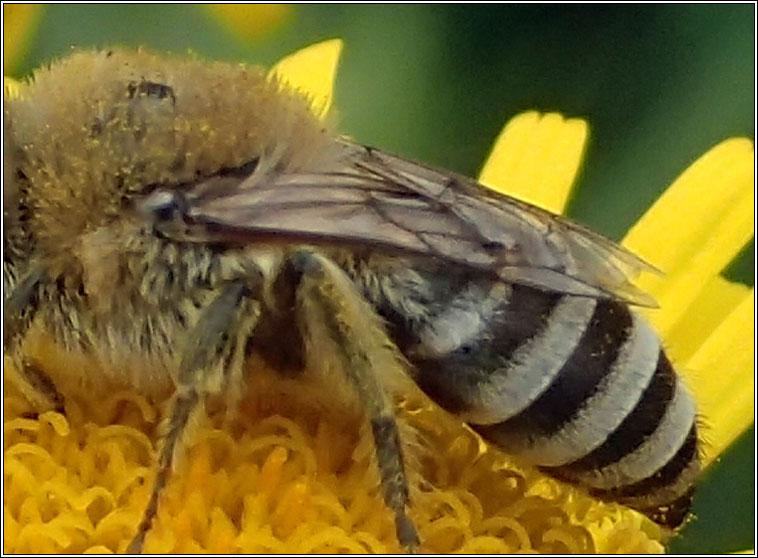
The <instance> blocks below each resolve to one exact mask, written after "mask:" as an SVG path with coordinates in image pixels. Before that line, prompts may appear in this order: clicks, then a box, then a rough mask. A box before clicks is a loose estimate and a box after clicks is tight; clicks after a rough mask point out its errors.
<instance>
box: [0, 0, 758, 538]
mask: <svg viewBox="0 0 758 558" xmlns="http://www.w3.org/2000/svg"><path fill="white" fill-rule="evenodd" d="M10 9H13V7H12V6H8V5H7V4H6V5H4V13H5V16H6V17H5V32H6V41H5V47H6V57H5V74H6V75H11V76H16V77H18V76H23V75H25V74H27V73H28V72H29V71H30V70H32V69H33V68H34V67H36V66H37V65H39V64H42V63H44V62H46V61H48V60H50V59H51V58H53V57H58V56H61V55H64V54H66V53H67V52H68V51H69V50H70V49H71V47H72V46H80V47H82V46H101V47H105V46H110V45H135V46H136V45H144V46H148V47H152V48H155V49H161V50H171V51H174V52H184V51H186V50H187V49H191V50H193V51H195V52H197V53H199V54H202V55H204V56H207V57H210V58H218V59H227V60H238V61H245V62H255V63H262V64H265V65H270V64H271V63H273V62H275V61H276V60H278V59H279V58H280V57H282V56H284V55H286V54H288V53H290V52H292V51H294V50H296V49H298V48H300V47H303V46H306V45H308V44H311V43H313V42H316V41H319V40H322V39H328V38H334V37H340V38H342V39H344V41H345V50H344V52H343V58H342V63H341V66H340V70H339V76H338V82H337V90H336V99H335V103H336V107H337V109H338V116H339V122H340V129H341V130H342V131H343V132H345V133H347V134H349V135H351V136H352V137H354V138H355V139H357V140H359V141H361V142H363V143H367V144H371V145H376V146H379V147H382V148H384V149H386V150H389V151H394V152H397V153H400V154H402V155H405V156H408V157H411V158H416V159H420V160H423V161H427V162H429V163H433V164H436V165H440V166H443V167H446V168H450V169H453V170H457V171H459V172H462V173H464V174H468V175H474V176H475V175H476V174H477V172H478V171H479V168H480V166H481V164H482V162H483V161H484V159H485V157H486V156H487V154H488V150H489V147H490V146H491V144H492V141H493V140H494V139H495V137H496V136H497V134H498V133H499V132H500V130H501V128H502V126H503V125H504V123H505V122H506V121H507V120H508V119H509V118H510V117H511V116H513V115H514V114H516V113H518V112H520V111H523V110H527V109H538V110H541V111H560V112H562V113H563V114H565V115H567V116H580V117H583V118H585V119H587V120H588V121H589V123H590V130H591V132H590V143H589V146H588V149H587V153H586V159H585V164H584V167H583V169H582V172H581V174H580V177H579V181H578V186H577V188H576V190H575V192H574V196H573V199H572V202H571V205H570V208H569V214H570V215H571V216H573V217H575V218H576V219H578V220H580V221H582V222H584V223H585V224H588V225H590V226H592V227H594V228H596V229H598V230H600V231H602V232H604V233H605V234H607V235H608V236H610V237H612V238H615V239H620V238H621V237H622V236H623V234H624V232H625V231H626V230H627V228H628V227H629V226H630V225H631V224H632V223H634V222H635V220H636V219H637V218H638V217H639V216H640V215H642V214H643V213H644V211H645V209H646V208H647V207H648V206H649V205H650V204H651V203H652V202H653V201H654V200H655V199H656V197H657V196H658V195H659V194H660V193H661V192H662V191H663V190H664V189H665V188H666V186H667V185H669V184H670V183H671V182H672V181H673V180H674V179H675V178H676V177H677V176H678V175H679V173H681V172H682V171H683V170H684V169H685V168H687V166H688V165H689V164H690V163H692V162H693V161H694V160H695V159H696V158H698V157H699V156H700V155H702V154H703V153H705V152H706V151H707V150H708V149H709V148H711V147H713V146H714V145H715V144H717V143H718V142H720V141H722V140H723V139H726V138H728V137H733V136H747V137H750V138H751V139H754V137H755V129H754V122H755V105H754V99H755V93H754V71H755V58H754V45H755V32H754V27H753V24H754V13H755V6H753V5H752V4H743V5H723V4H722V5H640V6H633V5H612V6H611V5H608V6H591V5H521V6H519V5H497V6H483V5H477V6H451V5H442V6H431V5H392V6H381V5H365V6H356V5H328V6H316V5H300V6H291V7H281V6H279V7H277V6H274V7H268V8H261V9H260V11H258V12H255V11H254V10H253V9H252V8H251V10H253V11H251V12H249V13H248V15H246V16H245V17H242V16H241V15H240V13H241V12H240V13H237V14H235V15H233V16H232V20H233V21H234V22H236V24H237V25H230V24H229V23H228V21H225V20H224V19H223V18H222V17H220V16H219V15H218V12H219V10H218V9H212V8H208V7H206V6H202V5H186V6H183V5H86V4H82V5H49V6H45V7H43V8H41V9H39V10H38V11H36V12H34V13H33V14H31V15H30V17H28V18H25V17H17V15H16V13H12V12H10V11H9V10H10ZM754 272H755V261H754V243H751V244H750V245H749V246H746V247H745V249H744V250H743V252H742V254H741V255H740V256H739V257H738V258H736V259H735V261H734V262H733V263H732V265H731V266H730V267H729V269H728V270H727V272H726V274H727V276H728V277H729V278H730V279H732V280H738V281H742V282H744V283H746V284H750V285H753V283H754ZM754 439H755V431H754V428H751V429H750V430H749V431H748V432H747V433H745V435H744V436H742V437H741V438H740V439H739V441H738V442H737V443H736V444H735V445H734V446H733V447H732V448H730V450H729V451H728V452H727V454H726V455H725V456H724V457H723V458H722V460H721V461H720V463H718V464H717V465H716V466H714V467H713V468H712V470H711V471H709V473H708V474H707V477H706V480H705V482H704V484H703V486H702V488H701V489H700V490H699V491H698V493H697V496H696V500H695V513H696V515H697V519H696V520H695V521H693V522H692V523H690V524H689V525H688V526H687V527H686V529H685V530H684V532H683V533H682V535H681V536H680V537H679V538H678V539H676V540H675V541H673V542H672V544H671V546H670V550H671V551H673V552H678V553H713V552H729V551H736V550H742V549H746V548H754V546H755V543H754V538H753V537H754V529H755V476H754V472H755V443H754Z"/></svg>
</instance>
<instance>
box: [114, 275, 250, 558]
mask: <svg viewBox="0 0 758 558" xmlns="http://www.w3.org/2000/svg"><path fill="white" fill-rule="evenodd" d="M259 316H260V305H259V303H258V301H257V300H255V298H254V297H253V296H252V292H251V290H250V289H248V287H247V286H246V285H245V284H244V283H242V282H234V283H230V284H229V285H228V286H226V287H225V289H224V290H223V292H222V293H221V294H220V295H219V296H218V297H217V298H216V299H215V300H214V301H213V302H211V304H209V305H208V307H207V308H206V309H205V310H204V311H203V314H202V315H201V317H200V319H199V320H198V323H197V324H196V325H195V327H194V329H193V330H192V331H191V332H190V334H189V336H188V338H187V343H186V346H185V350H184V353H183V355H182V359H181V364H180V366H179V376H178V380H177V384H178V385H177V392H176V394H175V396H174V398H173V401H172V403H171V406H170V411H169V416H168V419H167V421H166V425H165V431H164V433H163V445H162V447H161V450H160V454H159V457H158V472H157V474H156V478H155V483H154V484H153V489H152V492H151V493H150V499H149V501H148V504H147V507H146V508H145V512H144V514H143V516H142V521H141V522H140V524H139V527H138V528H137V533H136V535H135V536H134V538H133V539H132V541H131V543H130V544H129V547H128V548H127V552H128V553H130V554H137V553H139V552H141V550H142V545H143V543H144V540H145V536H146V535H147V532H148V531H149V530H150V526H151V525H152V522H153V519H154V518H155V515H156V513H157V511H158V498H159V497H160V494H161V492H162V491H163V488H164V487H165V486H166V483H167V481H168V475H169V472H170V471H171V469H172V467H173V465H174V462H175V461H176V456H177V453H178V451H177V450H179V449H181V443H182V438H183V436H184V434H185V432H186V429H187V424H188V423H189V422H190V420H191V419H192V415H193V414H194V413H196V412H197V411H198V410H199V408H200V405H199V403H200V400H201V396H203V395H206V394H212V393H218V392H220V391H221V390H222V389H224V388H225V387H227V386H229V384H230V383H234V382H235V381H239V382H240V383H241V374H242V360H243V358H244V351H245V344H246V342H247V339H248V338H249V337H250V335H251V333H252V331H253V329H254V327H255V325H256V323H257V321H258V317H259ZM229 389H232V390H234V389H237V391H239V389H238V386H231V387H230V388H229Z"/></svg>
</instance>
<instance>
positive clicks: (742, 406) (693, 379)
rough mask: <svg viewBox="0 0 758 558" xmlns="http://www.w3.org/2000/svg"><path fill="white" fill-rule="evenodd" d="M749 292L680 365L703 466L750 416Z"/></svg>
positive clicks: (752, 294) (752, 292) (751, 345)
mask: <svg viewBox="0 0 758 558" xmlns="http://www.w3.org/2000/svg"><path fill="white" fill-rule="evenodd" d="M754 310H755V289H751V290H750V293H749V294H748V296H745V297H744V298H743V299H742V301H741V302H740V303H739V305H738V306H737V307H736V308H735V309H734V310H732V312H731V313H730V314H729V316H728V317H727V318H726V319H725V320H724V321H723V322H722V323H721V324H720V325H719V326H718V327H717V328H716V329H715V330H714V332H713V333H712V334H711V336H710V337H708V339H707V340H706V341H705V343H703V345H701V346H700V348H699V349H698V350H697V351H696V352H695V354H694V355H693V356H692V358H690V359H689V360H688V361H686V362H685V363H683V365H682V366H680V370H681V372H682V373H683V374H684V375H685V377H686V378H687V379H688V382H687V383H688V385H689V386H690V387H691V388H692V391H693V392H694V396H695V399H696V400H697V402H698V405H699V412H700V414H701V415H702V417H703V419H704V422H705V426H706V429H705V433H704V434H705V439H706V442H707V443H706V447H705V455H704V459H705V463H706V464H707V463H710V462H711V461H712V460H713V459H714V458H715V457H716V456H718V455H719V454H720V453H721V452H722V451H724V449H725V448H727V447H728V446H729V445H730V444H731V443H732V442H733V441H734V440H735V439H736V438H737V437H738V436H739V435H740V434H742V432H744V431H745V429H746V428H747V427H748V426H750V424H751V423H752V422H753V421H754V420H755V416H754V405H755V399H754V395H753V393H754V388H755V384H754V382H755V379H754V377H753V363H754V358H755V325H754V322H753V314H754Z"/></svg>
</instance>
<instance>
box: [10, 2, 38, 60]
mask: <svg viewBox="0 0 758 558" xmlns="http://www.w3.org/2000/svg"><path fill="white" fill-rule="evenodd" d="M41 13H42V6H40V5H39V4H3V63H4V64H5V69H4V71H5V72H11V71H12V70H13V65H14V64H15V63H16V62H18V60H19V59H20V58H21V56H22V55H23V54H24V52H25V51H26V48H27V46H28V45H29V39H30V38H31V36H32V35H33V34H34V31H35V30H36V28H37V23H39V19H40V15H41Z"/></svg>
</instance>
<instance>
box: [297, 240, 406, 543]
mask: <svg viewBox="0 0 758 558" xmlns="http://www.w3.org/2000/svg"><path fill="white" fill-rule="evenodd" d="M290 264H291V265H292V266H293V267H295V269H296V270H297V271H299V272H300V273H301V274H302V275H301V279H300V285H299V287H298V295H297V296H298V304H299V307H300V309H299V312H300V313H301V318H302V322H301V324H302V327H304V329H305V332H304V334H305V336H306V337H310V338H311V343H314V340H313V339H314V335H318V334H316V333H315V332H323V335H326V337H327V338H328V341H327V342H328V343H329V346H330V348H331V347H333V350H335V351H336V353H337V355H338V358H339V359H340V360H341V362H340V365H341V366H340V368H341V369H342V370H344V373H345V374H346V376H347V379H348V381H349V382H350V384H351V385H352V387H353V388H354V389H355V391H356V393H357V395H358V397H359V399H360V401H361V403H362V405H363V407H364V408H365V409H366V415H367V418H368V420H369V422H370V424H371V431H372V433H373V438H374V447H375V451H376V457H377V464H378V467H379V473H380V477H381V486H382V491H383V492H384V501H385V502H386V504H387V506H388V507H389V508H390V509H391V510H392V511H393V512H394V514H395V529H396V532H397V537H398V541H399V542H400V544H401V545H402V546H403V547H404V548H405V549H406V550H407V551H408V552H411V553H412V552H415V551H416V550H417V548H418V545H419V537H418V533H417V531H416V527H415V526H414V524H413V522H412V521H411V519H410V518H409V517H408V515H407V513H406V510H407V509H408V507H409V496H408V479H407V477H406V473H405V464H404V460H403V451H402V446H401V443H400V436H399V433H398V426H397V421H396V419H395V413H394V407H393V404H392V401H391V398H390V397H389V396H388V393H387V390H386V389H385V388H383V386H382V384H381V383H380V378H379V377H378V376H377V373H378V372H380V371H381V373H382V374H386V373H387V372H388V371H387V370H386V368H387V367H388V366H392V367H400V366H402V365H401V364H400V360H399V359H398V358H397V354H396V351H395V350H394V346H393V344H392V342H391V341H390V340H389V338H388V337H387V335H386V333H385V332H384V329H383V327H382V326H381V322H380V321H379V320H378V318H376V315H375V313H374V312H373V310H372V309H371V307H370V306H369V305H368V303H366V302H365V301H364V300H363V299H362V298H361V297H360V296H359V295H358V294H357V293H356V292H355V291H354V287H353V285H352V282H351V281H350V279H348V278H347V277H346V276H345V275H344V273H343V272H342V270H340V269H339V268H338V267H337V266H336V265H335V264H334V263H333V262H331V261H330V260H328V259H326V258H324V257H322V256H319V255H316V254H313V253H311V252H308V251H304V250H302V251H298V252H297V253H295V254H294V255H293V256H291V261H290ZM315 343H317V344H321V342H320V341H319V340H318V339H317V340H316V341H315Z"/></svg>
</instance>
